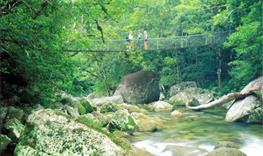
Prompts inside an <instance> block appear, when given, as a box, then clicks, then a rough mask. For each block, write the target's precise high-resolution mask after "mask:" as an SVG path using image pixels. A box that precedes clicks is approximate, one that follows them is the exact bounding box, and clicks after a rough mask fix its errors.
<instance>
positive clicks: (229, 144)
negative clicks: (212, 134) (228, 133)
mask: <svg viewBox="0 0 263 156" xmlns="http://www.w3.org/2000/svg"><path fill="white" fill-rule="evenodd" d="M222 147H226V148H236V149H239V148H240V146H239V145H238V144H236V143H233V142H230V141H220V142H218V143H217V145H215V147H214V150H215V149H218V148H222Z"/></svg>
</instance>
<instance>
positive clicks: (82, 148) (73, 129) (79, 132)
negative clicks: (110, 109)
mask: <svg viewBox="0 0 263 156" xmlns="http://www.w3.org/2000/svg"><path fill="white" fill-rule="evenodd" d="M15 155H17V156H28V155H30V156H36V155H63V156H74V155H102V156H119V155H124V152H123V150H122V149H121V148H120V147H119V146H117V145H116V144H115V143H113V142H112V141H111V140H110V139H109V138H108V137H107V136H106V135H104V134H102V133H99V132H97V131H96V130H94V129H92V128H90V127H88V126H86V125H84V124H81V123H79V122H77V121H76V120H73V119H72V118H71V117H70V116H67V115H66V114H64V113H62V112H60V111H54V110H51V109H42V110H38V111H36V112H33V113H32V114H31V115H30V116H29V117H28V119H27V123H26V128H25V131H24V134H23V136H21V138H20V142H19V144H18V145H17V146H16V148H15Z"/></svg>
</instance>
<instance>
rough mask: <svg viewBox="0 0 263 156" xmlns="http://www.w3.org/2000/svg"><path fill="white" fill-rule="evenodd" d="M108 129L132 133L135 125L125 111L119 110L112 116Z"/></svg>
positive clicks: (133, 120)
mask: <svg viewBox="0 0 263 156" xmlns="http://www.w3.org/2000/svg"><path fill="white" fill-rule="evenodd" d="M108 128H109V130H110V131H112V130H114V129H118V130H122V131H134V130H135V129H136V128H137V124H136V121H135V119H134V118H133V117H132V116H131V115H130V114H129V112H128V110H127V109H121V110H118V111H117V112H115V113H114V114H113V116H112V119H111V121H110V123H109V124H108Z"/></svg>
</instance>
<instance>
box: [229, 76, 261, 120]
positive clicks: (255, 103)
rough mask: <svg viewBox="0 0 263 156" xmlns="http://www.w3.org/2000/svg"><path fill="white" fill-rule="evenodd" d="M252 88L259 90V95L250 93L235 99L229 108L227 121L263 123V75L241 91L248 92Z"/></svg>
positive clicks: (242, 92)
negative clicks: (242, 97)
mask: <svg viewBox="0 0 263 156" xmlns="http://www.w3.org/2000/svg"><path fill="white" fill-rule="evenodd" d="M252 90H259V91H258V92H257V96H255V95H249V96H247V97H245V98H244V99H238V100H236V101H234V102H233V104H232V106H231V107H230V108H229V109H228V112H227V114H226V117H225V120H226V121H229V122H233V121H236V120H242V121H245V122H248V123H263V76H262V77H259V78H258V79H256V80H253V81H251V82H250V83H249V84H248V85H246V86H245V87H244V88H243V89H242V90H241V92H240V93H241V94H247V93H249V92H251V91H252Z"/></svg>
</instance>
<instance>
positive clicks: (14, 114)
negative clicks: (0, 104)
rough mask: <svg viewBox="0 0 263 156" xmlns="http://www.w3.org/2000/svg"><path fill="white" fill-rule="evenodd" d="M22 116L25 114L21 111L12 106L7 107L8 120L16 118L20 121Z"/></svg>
mask: <svg viewBox="0 0 263 156" xmlns="http://www.w3.org/2000/svg"><path fill="white" fill-rule="evenodd" d="M24 115H25V112H24V111H23V110H22V109H20V108H16V107H13V106H10V107H8V114H7V118H9V119H11V118H16V119H18V120H20V121H22V120H23V117H24Z"/></svg>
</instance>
